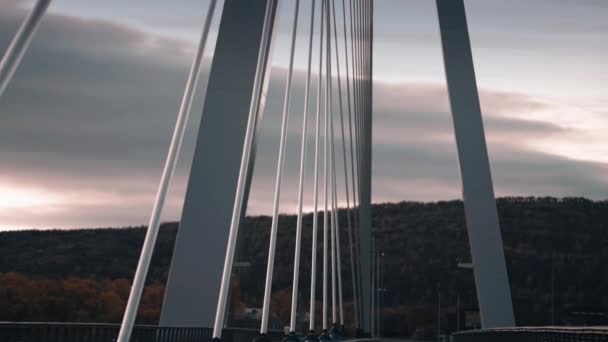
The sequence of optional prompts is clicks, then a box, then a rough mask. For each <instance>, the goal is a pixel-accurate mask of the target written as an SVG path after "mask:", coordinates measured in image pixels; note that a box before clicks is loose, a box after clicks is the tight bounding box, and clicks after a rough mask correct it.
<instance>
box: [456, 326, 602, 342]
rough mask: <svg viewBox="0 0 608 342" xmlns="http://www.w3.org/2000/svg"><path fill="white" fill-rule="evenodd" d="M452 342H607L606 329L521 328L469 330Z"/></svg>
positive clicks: (458, 335)
mask: <svg viewBox="0 0 608 342" xmlns="http://www.w3.org/2000/svg"><path fill="white" fill-rule="evenodd" d="M452 337H453V341H454V342H482V341H492V342H583V341H584V342H608V327H522V328H497V329H482V330H470V331H463V332H459V333H455V334H454V335H452Z"/></svg>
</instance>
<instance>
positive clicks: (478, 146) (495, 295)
mask: <svg viewBox="0 0 608 342" xmlns="http://www.w3.org/2000/svg"><path fill="white" fill-rule="evenodd" d="M437 10H438V17H439V26H440V31H441V40H442V46H443V56H444V62H445V71H446V77H447V85H448V91H449V96H450V104H451V107H452V116H453V121H454V131H455V134H456V146H457V148H458V159H459V164H460V175H461V178H462V187H463V199H464V207H465V216H466V222H467V230H468V236H469V244H470V248H471V255H472V258H473V270H474V274H475V285H476V287H477V299H478V302H479V311H480V316H481V324H482V327H483V328H494V327H508V326H514V325H515V319H514V316H513V306H512V302H511V291H510V287H509V277H508V274H507V267H506V264H505V256H504V251H503V243H502V237H501V233H500V226H499V223H498V212H497V209H496V200H495V198H494V189H493V184H492V176H491V172H490V162H489V159H488V151H487V148H486V140H485V135H484V128H483V121H482V117H481V109H480V105H479V96H478V92H477V84H476V81H475V70H474V67H473V57H472V53H471V45H470V41H469V33H468V28H467V20H466V13H465V8H464V3H463V0H437Z"/></svg>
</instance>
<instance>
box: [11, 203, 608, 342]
mask: <svg viewBox="0 0 608 342" xmlns="http://www.w3.org/2000/svg"><path fill="white" fill-rule="evenodd" d="M497 203H498V210H499V216H500V223H501V228H502V233H503V239H504V244H505V253H506V257H507V266H508V271H509V275H510V279H511V290H512V293H513V301H514V307H515V310H516V317H517V320H518V324H520V325H547V324H552V323H555V324H569V323H577V324H580V321H579V322H577V321H574V320H576V319H580V318H577V317H576V313H580V312H586V313H590V314H593V317H594V318H593V319H594V321H593V322H595V323H598V324H606V323H608V321H607V320H606V312H608V273H607V272H605V265H606V264H608V248H607V247H608V202H607V201H590V200H586V199H582V198H565V199H555V198H502V199H499V200H498V202H497ZM340 215H341V217H340V222H341V223H342V224H344V223H346V222H347V220H346V217H345V212H341V213H340ZM295 223H296V219H295V217H294V216H290V215H286V216H282V217H281V220H280V226H279V228H280V229H279V237H278V246H280V247H279V249H278V251H277V256H276V264H275V277H274V293H275V298H274V300H273V303H274V305H273V311H274V317H275V319H276V320H278V321H283V322H285V321H286V320H287V319H288V317H285V316H286V315H288V310H285V308H286V307H287V306H288V305H289V291H290V287H291V284H290V283H291V276H292V274H291V272H292V264H293V243H294V241H293V237H294V235H295V234H294V233H295ZM269 227H270V218H269V217H265V216H258V217H248V218H247V219H246V222H245V226H244V227H243V229H242V230H241V232H242V235H241V236H240V243H239V246H240V248H239V251H238V256H237V258H238V260H240V261H249V262H250V263H251V267H249V268H247V269H245V270H241V271H239V272H238V275H237V276H235V279H237V281H238V286H235V293H234V294H233V305H232V307H233V311H235V312H237V313H238V311H239V310H242V309H243V308H245V307H260V306H261V298H262V293H263V282H264V279H263V278H264V274H265V269H266V256H267V253H268V250H267V249H268V232H269ZM206 228H208V229H218V228H217V227H205V225H204V223H202V224H201V229H206ZM373 228H374V236H375V239H376V244H377V246H378V250H380V251H382V252H384V255H385V257H384V258H383V268H384V280H383V281H384V287H385V288H386V292H385V295H384V322H385V325H384V328H385V330H386V332H388V333H393V334H399V335H410V334H412V333H413V332H414V331H415V330H416V329H422V328H432V327H434V326H436V317H437V312H436V310H437V309H436V307H437V300H438V296H441V303H442V312H443V315H442V321H444V322H442V325H443V326H444V327H445V329H446V330H448V331H449V330H451V329H455V325H456V319H455V312H456V302H457V298H460V302H461V309H462V310H463V311H465V310H466V311H474V310H476V300H475V286H474V280H473V274H472V271H471V270H467V269H461V268H458V267H457V263H458V261H459V260H460V261H469V260H470V255H469V251H468V241H467V235H466V229H465V219H464V209H463V204H462V202H461V201H446V202H434V203H417V202H401V203H396V204H389V203H387V204H376V205H374V206H373ZM177 229H178V225H177V223H168V224H165V225H164V226H163V227H162V229H161V234H160V236H159V239H158V244H157V249H156V252H155V255H154V258H153V263H152V267H151V269H150V274H149V277H148V283H149V284H148V289H147V290H146V294H145V295H144V300H143V302H142V310H140V319H139V320H140V322H146V323H155V322H157V321H158V317H159V312H160V306H161V304H162V294H163V291H164V283H165V281H166V278H167V274H168V271H169V266H170V259H171V253H172V249H173V244H174V241H175V234H176V231H177ZM341 229H342V232H341V241H342V242H341V244H342V251H343V257H342V263H343V264H342V270H343V276H344V279H345V282H344V285H345V290H344V295H345V300H347V301H350V298H351V288H350V286H349V284H350V281H349V280H350V273H349V272H350V264H349V260H350V258H349V254H348V252H349V248H348V237H347V230H346V227H345V226H344V225H343V226H342V227H341ZM311 230H312V215H310V214H309V215H307V216H306V218H305V221H304V229H303V232H304V234H303V235H304V236H303V243H302V252H303V255H302V266H301V267H302V273H301V281H300V286H301V290H302V291H303V292H302V296H301V298H300V303H301V306H300V307H301V308H302V311H306V308H307V303H308V295H307V293H308V291H309V290H308V287H309V277H310V272H309V270H310V253H311V251H310V248H311V247H310V246H311ZM144 233H145V230H144V228H142V227H134V228H121V229H83V230H70V231H65V230H52V231H18V232H2V233H0V307H1V308H2V310H0V321H2V320H7V321H62V320H65V321H88V322H92V321H94V322H117V321H119V320H120V316H121V312H122V308H123V307H124V304H125V302H126V297H127V296H128V288H129V283H130V279H131V278H132V276H133V273H134V270H135V266H136V262H137V257H138V256H139V250H140V247H141V244H142V242H143V237H144ZM319 235H321V234H319ZM320 237H321V236H319V238H320ZM319 247H320V248H321V246H319ZM320 252H321V249H319V253H318V256H319V257H320V255H321V253H320ZM319 264H320V263H319ZM201 265H204V263H202V264H201ZM346 280H348V281H346ZM319 285H320V284H319ZM236 292H238V293H236ZM317 293H318V294H320V288H319V291H318V292H317ZM349 307H350V306H349ZM317 316H318V315H317ZM588 322H589V321H584V322H583V323H588ZM461 325H462V323H461Z"/></svg>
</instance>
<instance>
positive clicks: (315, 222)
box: [308, 4, 325, 332]
mask: <svg viewBox="0 0 608 342" xmlns="http://www.w3.org/2000/svg"><path fill="white" fill-rule="evenodd" d="M320 7H321V17H320V24H321V33H320V36H319V72H318V79H317V113H316V124H317V127H316V131H315V164H314V180H313V182H314V190H313V197H314V199H313V201H314V212H313V217H312V251H311V259H312V260H311V263H310V267H311V272H310V322H309V325H308V327H309V330H310V331H311V332H314V330H315V304H316V303H315V302H316V287H317V231H318V221H319V215H318V205H319V194H318V191H319V140H320V135H321V88H322V86H323V83H322V82H323V22H324V18H323V14H324V13H325V7H324V6H323V4H321V6H320Z"/></svg>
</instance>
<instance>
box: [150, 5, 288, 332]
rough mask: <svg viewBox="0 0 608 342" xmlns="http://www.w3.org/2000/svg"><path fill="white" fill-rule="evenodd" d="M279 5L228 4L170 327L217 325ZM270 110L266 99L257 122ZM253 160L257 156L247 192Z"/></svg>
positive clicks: (180, 245)
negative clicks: (250, 128) (269, 35)
mask: <svg viewBox="0 0 608 342" xmlns="http://www.w3.org/2000/svg"><path fill="white" fill-rule="evenodd" d="M273 4H274V2H273V1H261V0H257V1H252V0H226V1H225V3H224V8H223V12H222V17H221V22H220V27H219V34H218V39H217V44H216V48H215V55H214V57H213V61H212V65H211V71H210V75H209V83H208V87H207V95H206V98H205V104H204V107H203V115H202V119H201V123H200V128H199V132H198V137H197V141H196V149H195V152H194V159H193V162H192V168H191V171H190V179H189V181H188V188H187V191H186V197H185V201H184V208H183V212H182V217H181V220H180V225H179V230H178V233H177V237H176V241H175V248H174V252H173V258H172V262H171V269H170V272H169V279H168V281H167V288H166V292H165V299H164V302H163V308H162V312H161V320H160V324H161V325H163V326H182V327H183V326H188V327H212V326H213V324H214V319H215V311H216V307H217V302H218V293H219V289H220V284H221V279H222V270H223V265H224V257H225V255H226V244H227V241H228V232H229V223H230V221H231V217H232V210H233V206H234V196H235V193H236V188H237V182H238V175H239V168H240V162H241V155H242V150H243V141H244V137H245V130H246V126H247V119H248V114H249V109H250V105H251V101H252V97H253V96H261V95H262V93H264V92H265V91H266V89H260V94H253V92H254V79H255V75H256V66H257V64H258V56H259V52H260V49H267V50H270V49H271V47H270V43H269V44H267V45H266V46H261V45H262V35H263V29H262V28H263V24H264V18H265V12H266V7H267V6H273V11H275V10H276V6H274V5H273ZM272 17H273V21H274V14H273V16H272ZM271 32H272V30H271ZM268 55H269V54H266V56H268ZM267 62H268V61H267V60H266V61H264V63H265V64H266V63H267ZM265 76H266V75H262V77H264V78H265ZM266 83H267V82H266ZM261 98H262V99H263V98H264V97H263V96H262V97H261ZM263 106H264V101H263V100H262V101H261V104H260V106H259V108H258V111H257V112H258V121H259V120H260V119H261V118H260V117H259V116H261V113H262V112H263ZM254 140H255V139H254ZM218 146H221V148H218ZM253 150H255V146H254V148H253ZM253 158H254V153H253V155H252V162H251V163H250V165H249V173H248V182H247V185H249V184H250V179H251V174H252V172H251V170H252V169H253ZM247 188H248V186H247ZM247 193H248V191H246V196H245V203H244V205H243V208H244V209H243V214H244V211H245V210H246V207H247V206H246V201H247V199H246V198H247Z"/></svg>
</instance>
